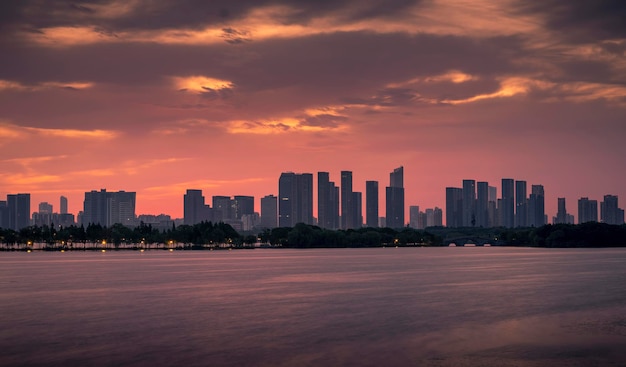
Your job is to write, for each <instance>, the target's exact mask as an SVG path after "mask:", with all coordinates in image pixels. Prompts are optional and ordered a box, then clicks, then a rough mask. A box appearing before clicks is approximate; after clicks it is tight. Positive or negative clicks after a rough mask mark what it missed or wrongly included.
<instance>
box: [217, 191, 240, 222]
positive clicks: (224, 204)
mask: <svg viewBox="0 0 626 367" xmlns="http://www.w3.org/2000/svg"><path fill="white" fill-rule="evenodd" d="M211 204H212V205H213V208H212V209H213V220H214V221H215V222H228V221H229V220H234V219H236V218H235V209H234V206H235V204H234V201H233V200H231V198H230V196H221V195H214V196H213V197H212V198H211Z"/></svg>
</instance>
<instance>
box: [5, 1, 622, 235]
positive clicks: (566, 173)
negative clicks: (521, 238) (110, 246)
mask: <svg viewBox="0 0 626 367" xmlns="http://www.w3.org/2000/svg"><path fill="white" fill-rule="evenodd" d="M623 9H624V6H623V4H621V3H620V2H614V1H597V2H562V1H559V2H557V1H556V0H548V1H543V2H540V3H536V4H535V3H532V4H529V3H528V2H525V1H521V0H519V1H518V0H510V1H502V2H492V1H472V2H463V1H457V2H450V1H439V0H434V1H428V2H425V1H418V0H415V1H405V0H401V1H400V0H397V1H393V0H392V1H385V2H381V1H368V2H362V1H356V0H348V1H341V2H325V3H324V4H318V3H315V2H310V1H304V0H292V1H281V0H278V1H273V2H266V1H255V2H196V1H191V0H182V1H180V2H169V1H164V0H154V1H143V0H137V1H132V2H129V3H125V2H120V1H102V2H97V3H92V2H88V1H85V2H82V1H76V2H71V3H69V2H66V1H48V2H46V1H19V2H12V1H10V2H0V14H2V16H0V30H1V31H0V53H1V54H2V55H3V57H2V58H0V195H2V196H4V195H7V194H13V193H19V192H28V193H30V194H31V201H32V202H33V203H35V204H36V203H39V202H49V203H53V204H54V205H55V207H57V206H58V204H57V198H58V197H59V196H61V195H63V196H65V197H66V198H67V199H68V211H69V212H72V213H77V212H78V211H79V210H80V208H81V205H82V204H81V203H82V200H83V195H84V192H85V191H89V190H100V189H102V188H106V189H107V190H111V191H119V190H125V191H128V192H136V193H137V196H138V197H140V198H141V199H140V200H138V201H137V203H136V204H137V208H136V209H137V212H138V213H150V214H155V215H156V214H160V213H161V212H163V211H165V212H167V214H170V215H171V216H172V217H182V216H183V205H182V201H181V199H180V197H181V196H182V195H184V193H185V192H186V190H187V189H190V188H191V189H194V188H195V189H203V190H204V193H205V195H207V196H213V195H247V196H254V197H255V200H256V201H255V205H256V207H257V208H259V207H260V204H259V200H260V198H261V197H263V196H265V195H268V194H273V195H276V196H278V190H277V185H276V183H275V181H276V177H278V176H279V175H280V173H281V172H286V171H292V172H329V173H330V176H331V181H333V182H335V184H336V185H337V186H340V172H341V171H346V170H347V171H351V172H353V188H352V191H353V192H355V193H361V196H362V199H363V205H365V200H366V196H367V195H366V193H367V190H366V184H365V182H366V181H377V182H378V183H379V187H378V192H379V204H380V205H379V209H380V211H381V212H384V211H385V210H384V209H385V207H384V203H385V202H384V198H385V190H386V187H387V184H388V179H389V178H388V173H389V169H390V167H391V168H392V167H398V166H403V167H404V170H405V174H404V190H405V197H404V201H405V212H404V216H405V222H406V221H407V220H406V219H407V218H408V215H409V213H408V207H409V206H410V205H419V206H420V207H422V208H434V207H436V206H438V207H441V208H444V205H445V199H446V198H445V196H446V194H445V190H444V188H445V187H456V186H458V185H459V182H461V181H462V180H464V179H472V180H476V184H477V185H478V183H479V182H489V183H490V184H491V185H495V184H496V183H499V182H500V180H501V179H502V178H504V177H509V178H514V179H515V180H523V181H526V182H527V193H530V191H531V189H532V188H531V186H530V185H531V184H533V183H540V184H541V185H543V186H544V188H545V206H546V207H545V212H546V213H548V215H549V217H551V216H553V215H555V213H556V212H557V198H559V197H563V198H566V199H567V203H568V207H569V208H570V209H569V210H570V211H574V210H573V209H574V208H575V207H576V206H577V200H578V199H579V198H581V197H588V198H590V200H597V201H598V206H599V203H600V201H601V200H602V199H603V197H604V195H606V194H608V193H610V194H612V195H616V196H618V197H622V198H625V197H626V184H625V183H626V170H624V169H622V167H623V166H624V158H623V157H626V145H625V144H623V142H622V141H623V139H624V137H625V136H626V126H625V125H624V117H625V116H626V99H625V98H624V96H626V87H625V85H626V79H625V78H626V61H625V58H624V57H623V55H624V51H625V50H626V32H624V27H623V14H624V11H623ZM513 184H514V185H515V183H513ZM480 194H481V205H483V204H484V187H483V186H481V191H480ZM313 195H314V197H316V195H317V191H315V192H314V193H313ZM356 195H358V194H356ZM511 199H512V206H513V208H515V207H516V199H515V197H513V198H511ZM509 200H510V199H509ZM507 205H508V204H507ZM317 209H318V208H317V205H313V211H314V213H316V212H317ZM363 209H365V206H364V207H363ZM466 209H467V208H466ZM483 209H484V208H481V212H484V210H483ZM528 209H530V208H528ZM315 215H317V214H315ZM466 219H467V218H466ZM484 219H485V218H484V217H481V219H480V220H481V221H484Z"/></svg>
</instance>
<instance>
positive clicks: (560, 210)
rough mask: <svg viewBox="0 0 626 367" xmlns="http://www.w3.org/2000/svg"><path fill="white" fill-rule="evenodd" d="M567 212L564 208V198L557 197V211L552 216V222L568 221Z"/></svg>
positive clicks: (565, 222)
mask: <svg viewBox="0 0 626 367" xmlns="http://www.w3.org/2000/svg"><path fill="white" fill-rule="evenodd" d="M569 221H570V220H569V214H567V209H566V208H565V198H557V212H556V217H554V220H553V222H554V224H567V223H568V222H569Z"/></svg>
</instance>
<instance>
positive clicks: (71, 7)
mask: <svg viewBox="0 0 626 367" xmlns="http://www.w3.org/2000/svg"><path fill="white" fill-rule="evenodd" d="M419 1H420V0H393V1H390V0H296V1H294V0H238V1H232V0H211V1H206V0H178V1H169V0H157V1H154V0H152V1H148V0H143V1H140V2H139V4H138V6H136V7H135V8H133V10H132V11H131V12H129V13H126V14H120V15H119V16H117V17H114V18H104V17H101V16H99V14H98V11H97V7H95V6H94V5H104V6H111V5H113V4H114V3H115V2H114V1H113V0H83V1H73V0H57V1H47V0H23V1H13V0H5V1H2V2H1V3H2V4H1V5H0V14H1V15H0V25H1V24H5V25H9V24H10V25H14V26H19V27H20V28H24V27H34V28H44V27H53V26H76V25H90V26H97V27H101V28H102V29H106V30H108V31H109V32H116V31H122V30H136V29H162V28H168V29H176V28H203V27H206V26H209V25H225V26H226V27H227V24H228V23H229V22H232V21H234V20H237V19H240V18H242V17H244V16H246V15H247V14H248V13H249V12H250V11H251V10H253V9H255V8H259V7H263V6H271V5H278V6H286V7H289V8H290V9H291V11H289V12H287V13H286V14H284V15H282V16H281V18H280V19H276V21H277V22H280V23H283V24H292V23H301V24H306V23H307V22H309V21H310V20H311V19H312V18H315V17H317V16H323V15H326V14H329V13H335V12H336V13H338V14H337V15H338V16H340V18H341V19H353V20H354V19H356V20H358V19H365V18H376V17H385V16H392V15H402V14H403V12H404V10H406V9H407V8H408V7H410V6H413V5H414V4H416V3H418V2H419ZM118 4H120V2H118ZM236 40H237V39H236ZM227 41H230V40H229V39H227ZM231 42H232V41H231Z"/></svg>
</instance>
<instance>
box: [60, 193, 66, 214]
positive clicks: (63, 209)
mask: <svg viewBox="0 0 626 367" xmlns="http://www.w3.org/2000/svg"><path fill="white" fill-rule="evenodd" d="M59 204H60V208H61V214H67V198H66V197H65V196H61V198H60V199H59Z"/></svg>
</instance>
